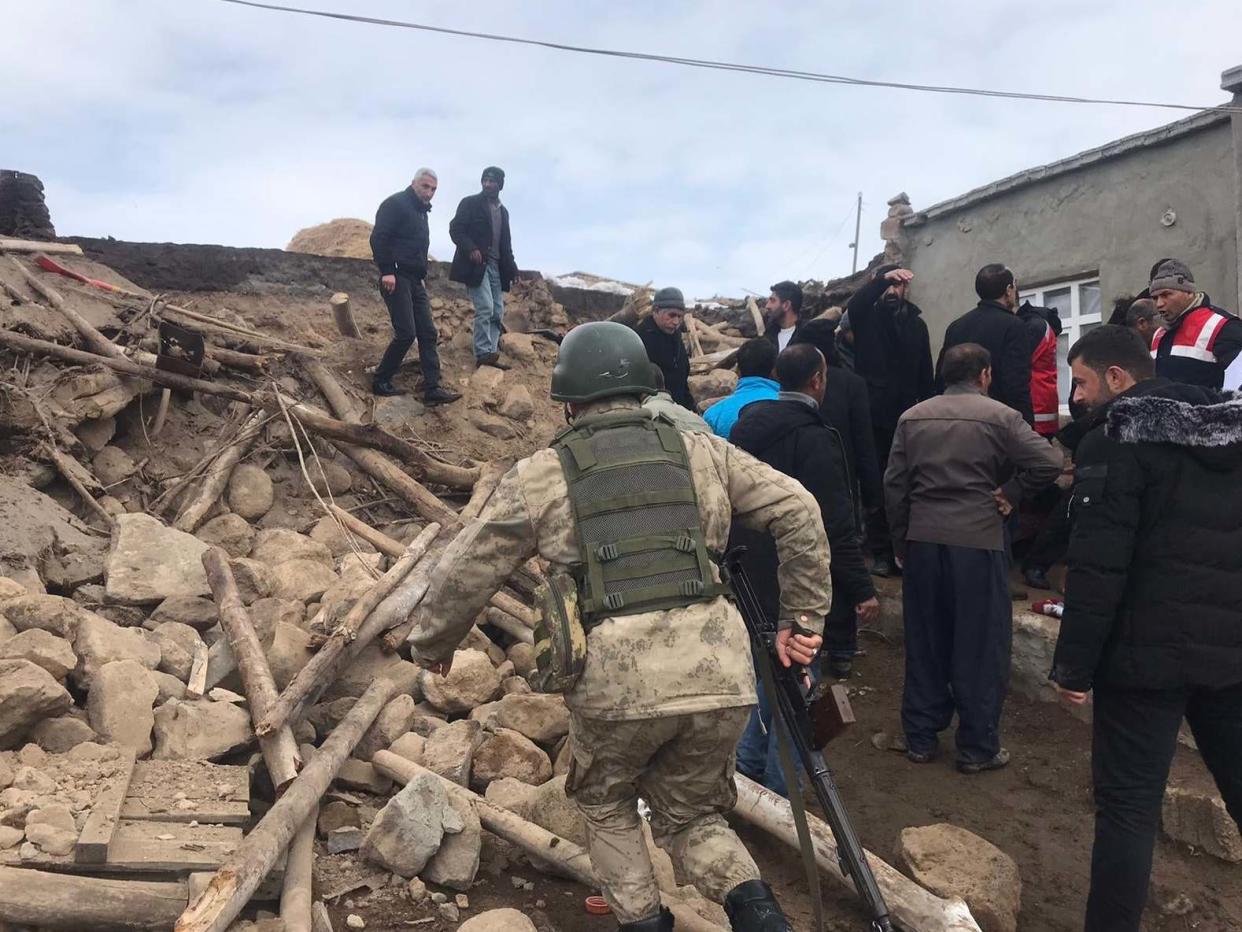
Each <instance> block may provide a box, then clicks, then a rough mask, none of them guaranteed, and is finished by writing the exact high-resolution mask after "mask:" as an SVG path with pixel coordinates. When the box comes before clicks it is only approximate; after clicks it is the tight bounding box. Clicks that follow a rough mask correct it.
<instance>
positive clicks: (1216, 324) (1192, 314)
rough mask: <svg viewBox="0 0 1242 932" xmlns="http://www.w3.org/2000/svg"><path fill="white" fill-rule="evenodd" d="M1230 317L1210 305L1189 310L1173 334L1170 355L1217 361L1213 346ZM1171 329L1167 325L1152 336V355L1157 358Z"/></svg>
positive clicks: (1202, 360)
mask: <svg viewBox="0 0 1242 932" xmlns="http://www.w3.org/2000/svg"><path fill="white" fill-rule="evenodd" d="M1228 320H1229V318H1227V317H1225V316H1224V315H1223V314H1218V313H1217V312H1216V311H1214V310H1213V309H1212V308H1210V307H1206V306H1205V307H1197V308H1195V309H1194V310H1192V311H1189V312H1187V314H1186V316H1185V317H1184V318H1183V319H1182V320H1181V321H1180V322H1179V324H1178V327H1177V331H1176V332H1175V333H1174V334H1173V342H1172V344H1171V345H1170V346H1169V351H1168V355H1170V356H1182V357H1186V358H1188V359H1197V360H1199V361H1200V362H1216V354H1215V353H1214V352H1213V351H1212V348H1213V347H1214V346H1215V345H1216V335H1217V334H1218V333H1220V329H1221V328H1222V327H1223V326H1225V324H1226V323H1227V322H1228ZM1168 333H1169V331H1168V329H1167V328H1165V327H1161V328H1160V329H1159V330H1157V331H1156V332H1155V333H1154V334H1153V335H1152V338H1151V355H1152V358H1153V359H1155V358H1156V357H1157V355H1158V354H1159V352H1160V346H1161V344H1162V343H1163V342H1164V339H1165V337H1166V336H1167V335H1168Z"/></svg>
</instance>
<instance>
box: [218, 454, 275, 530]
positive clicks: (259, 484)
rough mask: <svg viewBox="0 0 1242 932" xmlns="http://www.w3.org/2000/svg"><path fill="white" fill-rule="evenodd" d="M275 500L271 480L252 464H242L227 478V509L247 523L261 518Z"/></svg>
mask: <svg viewBox="0 0 1242 932" xmlns="http://www.w3.org/2000/svg"><path fill="white" fill-rule="evenodd" d="M275 500H276V496H275V492H274V491H273V489H272V480H271V478H270V477H269V476H268V474H267V473H265V472H264V471H263V470H262V469H260V468H259V467H258V466H255V465H254V464H253V463H242V464H241V465H240V466H238V467H236V468H235V469H234V470H233V475H231V476H230V477H229V488H228V502H229V508H231V509H233V511H234V512H235V513H236V514H238V515H241V517H243V518H245V519H246V520H247V521H254V520H256V519H257V518H262V517H263V516H264V515H265V514H267V513H268V512H269V511H270V510H271V508H272V503H273V502H274V501H275Z"/></svg>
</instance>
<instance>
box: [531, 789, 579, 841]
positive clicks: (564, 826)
mask: <svg viewBox="0 0 1242 932" xmlns="http://www.w3.org/2000/svg"><path fill="white" fill-rule="evenodd" d="M523 815H524V816H525V818H527V819H528V820H530V821H531V822H534V823H535V824H536V825H539V826H542V827H543V828H545V829H547V830H548V831H549V832H551V833H552V834H553V835H560V836H561V837H562V838H566V839H568V840H569V841H572V842H573V843H574V844H577V845H582V846H584V847H585V845H586V820H585V819H583V818H582V811H581V810H580V809H579V808H578V806H577V804H576V803H574V801H573V800H572V799H570V798H569V796H567V795H566V793H565V777H556V778H555V779H552V780H549V781H548V782H547V783H544V784H543V785H542V786H537V787H535V792H534V793H533V794H532V795H531V796H530V799H529V801H528V802H527V803H526V806H525V812H524V813H523Z"/></svg>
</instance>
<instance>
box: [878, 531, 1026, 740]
mask: <svg viewBox="0 0 1242 932" xmlns="http://www.w3.org/2000/svg"><path fill="white" fill-rule="evenodd" d="M1006 565H1007V561H1006V559H1005V554H1004V553H1003V552H1001V551H999V550H976V549H975V548H973V547H951V546H948V545H947V544H929V543H925V542H923V541H909V542H908V543H907V544H906V560H905V577H904V582H903V584H902V609H903V612H904V614H905V630H906V682H905V691H904V693H903V694H902V699H901V722H902V726H903V727H904V729H905V732H906V743H907V745H908V746H909V748H910V750H911V751H915V752H917V753H921V754H925V753H928V752H930V751H932V750H934V749H935V747H936V736H937V735H938V734H939V733H940V732H941V731H944V729H946V728H948V727H949V725H950V723H951V722H952V721H953V713H954V712H955V711H956V712H957V717H958V725H957V758H958V760H959V761H963V762H971V763H977V762H981V761H986V760H989V759H991V758H992V757H994V756H996V754H997V752H998V751H1000V716H1001V707H1002V706H1003V705H1004V703H1005V693H1006V691H1007V689H1008V686H1009V652H1010V648H1011V646H1012V641H1013V602H1012V601H1011V600H1010V596H1009V580H1008V575H1007V572H1006Z"/></svg>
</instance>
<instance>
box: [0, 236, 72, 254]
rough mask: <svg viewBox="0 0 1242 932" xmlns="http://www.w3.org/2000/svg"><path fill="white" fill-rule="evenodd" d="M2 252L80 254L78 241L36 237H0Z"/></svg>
mask: <svg viewBox="0 0 1242 932" xmlns="http://www.w3.org/2000/svg"><path fill="white" fill-rule="evenodd" d="M0 252H45V253H47V254H48V255H49V256H56V255H60V256H80V255H82V247H81V246H79V245H78V244H77V243H42V242H39V241H38V240H34V239H8V238H0Z"/></svg>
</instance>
